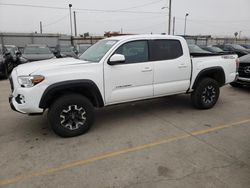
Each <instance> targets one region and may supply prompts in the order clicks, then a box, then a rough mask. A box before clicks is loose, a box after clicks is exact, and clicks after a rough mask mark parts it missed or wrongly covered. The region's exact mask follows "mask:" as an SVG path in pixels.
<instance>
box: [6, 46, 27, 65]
mask: <svg viewBox="0 0 250 188" xmlns="http://www.w3.org/2000/svg"><path fill="white" fill-rule="evenodd" d="M4 47H5V48H6V49H7V50H8V52H10V54H11V56H12V58H13V61H14V65H15V66H18V65H20V64H23V63H27V62H28V60H27V59H25V58H23V57H22V53H21V51H20V50H19V49H18V47H16V46H15V45H5V46H4Z"/></svg>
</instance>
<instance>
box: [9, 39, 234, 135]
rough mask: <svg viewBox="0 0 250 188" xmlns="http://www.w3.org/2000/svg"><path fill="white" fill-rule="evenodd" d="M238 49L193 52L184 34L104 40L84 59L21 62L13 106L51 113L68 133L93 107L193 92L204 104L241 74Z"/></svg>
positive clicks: (84, 123)
mask: <svg viewBox="0 0 250 188" xmlns="http://www.w3.org/2000/svg"><path fill="white" fill-rule="evenodd" d="M237 66H238V61H237V55H221V56H218V55H214V54H210V55H208V54H207V55H206V56H200V55H199V57H191V56H190V53H189V49H188V45H187V43H186V41H185V39H183V38H182V37H177V36H167V35H132V36H120V37H112V38H107V39H104V40H101V41H99V42H97V43H96V44H94V45H93V46H92V47H90V48H89V49H88V50H87V51H86V52H85V53H83V54H82V55H81V56H80V58H79V59H73V58H62V59H51V60H45V61H39V62H34V63H28V64H24V65H20V66H18V67H16V68H15V69H14V70H13V72H12V74H11V76H10V83H11V88H12V94H11V95H10V97H9V101H10V105H11V107H12V109H13V110H15V111H18V112H21V113H26V114H31V115H32V114H42V113H43V112H44V111H45V110H46V109H48V117H49V121H50V123H51V126H52V129H53V130H54V132H55V133H56V134H58V135H60V136H63V137H71V136H77V135H80V134H83V133H85V132H87V131H88V130H89V128H90V127H91V125H92V124H93V122H94V108H100V107H104V106H108V105H113V104H119V103H125V102H131V101H137V100H143V99H150V98H156V97H163V96H168V95H175V94H182V93H191V100H192V103H193V105H194V106H195V107H197V108H199V109H209V108H211V107H213V106H214V105H215V103H216V102H217V100H218V97H219V93H220V87H221V86H223V85H225V84H228V83H230V82H233V81H234V80H235V79H236V77H237Z"/></svg>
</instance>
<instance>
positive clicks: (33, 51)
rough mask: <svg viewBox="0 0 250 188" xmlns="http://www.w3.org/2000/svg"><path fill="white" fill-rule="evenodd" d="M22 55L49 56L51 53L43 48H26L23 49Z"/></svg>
mask: <svg viewBox="0 0 250 188" xmlns="http://www.w3.org/2000/svg"><path fill="white" fill-rule="evenodd" d="M24 54H51V51H50V50H49V48H47V47H45V46H27V47H25V48H24Z"/></svg>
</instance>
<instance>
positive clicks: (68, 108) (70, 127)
mask: <svg viewBox="0 0 250 188" xmlns="http://www.w3.org/2000/svg"><path fill="white" fill-rule="evenodd" d="M48 118H49V121H50V124H51V127H52V129H53V131H54V132H55V133H56V134H57V135H59V136H62V137H73V136H78V135H81V134H84V133H86V132H87V131H88V130H89V128H90V127H91V125H92V124H93V122H94V107H93V105H92V104H91V102H90V101H89V100H88V99H87V98H86V97H84V96H82V95H78V94H69V95H65V96H62V97H60V98H59V99H58V100H56V101H55V102H54V103H53V104H52V105H51V107H50V108H49V112H48Z"/></svg>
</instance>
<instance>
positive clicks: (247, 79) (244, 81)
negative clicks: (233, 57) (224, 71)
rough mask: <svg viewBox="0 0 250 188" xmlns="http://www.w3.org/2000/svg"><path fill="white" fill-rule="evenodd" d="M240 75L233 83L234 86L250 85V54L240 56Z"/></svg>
mask: <svg viewBox="0 0 250 188" xmlns="http://www.w3.org/2000/svg"><path fill="white" fill-rule="evenodd" d="M238 73H239V76H238V78H237V80H236V81H235V82H232V83H231V86H233V87H242V86H244V85H248V86H250V54H248V55H245V56H242V57H240V58H239V70H238Z"/></svg>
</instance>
